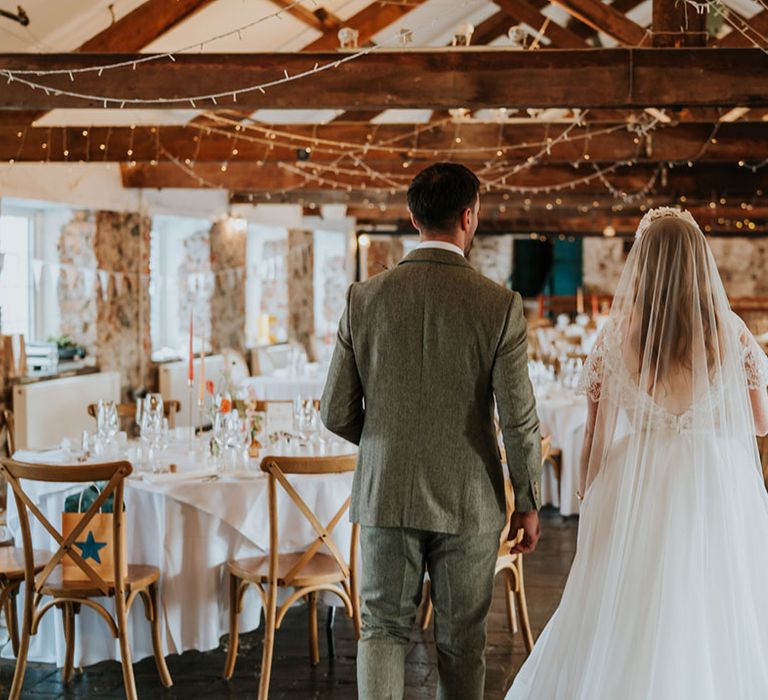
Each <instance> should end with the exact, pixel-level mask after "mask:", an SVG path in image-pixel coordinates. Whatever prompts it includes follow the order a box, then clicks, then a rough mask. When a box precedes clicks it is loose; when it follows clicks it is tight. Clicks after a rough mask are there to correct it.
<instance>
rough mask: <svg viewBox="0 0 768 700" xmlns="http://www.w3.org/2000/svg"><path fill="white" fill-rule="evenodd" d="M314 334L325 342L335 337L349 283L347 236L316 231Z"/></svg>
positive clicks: (332, 232)
mask: <svg viewBox="0 0 768 700" xmlns="http://www.w3.org/2000/svg"><path fill="white" fill-rule="evenodd" d="M314 243H315V269H314V296H315V335H316V336H317V337H318V338H320V339H321V340H325V341H327V342H329V341H331V339H333V338H335V337H336V329H337V328H338V325H339V319H340V318H341V314H342V313H343V312H344V304H345V296H346V292H347V287H348V286H349V282H350V280H349V279H348V276H347V250H348V245H347V234H346V233H340V232H338V231H315V234H314Z"/></svg>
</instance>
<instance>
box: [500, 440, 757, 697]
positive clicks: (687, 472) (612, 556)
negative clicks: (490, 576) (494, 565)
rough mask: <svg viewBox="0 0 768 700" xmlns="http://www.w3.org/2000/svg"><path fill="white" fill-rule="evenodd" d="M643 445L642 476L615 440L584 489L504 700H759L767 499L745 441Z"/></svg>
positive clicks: (621, 443)
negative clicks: (569, 543) (550, 610)
mask: <svg viewBox="0 0 768 700" xmlns="http://www.w3.org/2000/svg"><path fill="white" fill-rule="evenodd" d="M648 437H649V439H648V440H647V442H646V447H647V450H648V453H647V454H646V455H645V458H644V459H643V460H642V464H643V467H642V468H640V467H632V466H628V464H627V460H626V459H625V457H626V456H627V455H626V453H627V450H628V442H629V439H628V438H624V439H623V440H620V441H617V442H616V444H615V445H614V447H613V448H612V450H611V453H610V454H609V456H608V458H607V459H606V462H605V465H604V467H603V469H602V470H601V472H600V473H599V474H598V476H597V477H596V479H595V481H594V482H593V484H592V486H591V488H590V489H589V490H588V492H587V494H586V498H585V500H584V503H583V507H582V510H581V517H580V523H579V534H578V547H577V553H576V558H575V560H574V562H573V568H572V570H571V573H570V575H569V577H568V581H567V584H566V586H565V591H564V593H563V597H562V600H561V602H560V606H559V608H558V609H557V611H556V612H555V614H554V615H553V616H552V619H551V620H550V621H549V624H548V625H547V626H546V628H545V629H544V631H543V632H542V634H541V637H540V638H539V640H538V642H537V643H536V646H535V648H534V649H533V652H532V653H531V655H530V657H529V658H528V660H527V661H526V662H525V664H524V665H523V667H522V668H521V669H520V671H519V673H518V674H517V677H516V678H515V681H514V684H513V686H512V688H511V690H510V691H509V693H508V695H507V700H522V699H523V698H525V699H528V700H617V699H618V700H764V699H765V698H768V496H767V495H766V492H765V487H764V485H763V482H762V478H761V475H760V474H759V473H758V471H757V470H756V468H755V459H754V453H753V452H750V449H751V446H745V445H740V444H735V443H734V442H733V441H728V440H725V439H720V438H718V437H716V436H714V435H713V434H712V433H711V432H703V433H702V432H700V431H696V432H694V431H688V432H686V431H683V432H676V431H674V430H660V431H655V432H654V434H653V435H652V436H650V435H649V436H648ZM694 453H695V454H696V458H695V459H694V458H693V455H694ZM742 455H743V458H742ZM633 461H634V462H637V460H631V459H630V460H629V462H630V463H632V462H633ZM633 471H634V472H636V473H628V472H633ZM641 472H642V473H641ZM544 536H545V537H546V533H545V534H544Z"/></svg>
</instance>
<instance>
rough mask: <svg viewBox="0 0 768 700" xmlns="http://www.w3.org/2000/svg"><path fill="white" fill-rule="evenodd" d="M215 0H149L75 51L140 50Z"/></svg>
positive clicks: (34, 116)
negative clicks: (171, 0)
mask: <svg viewBox="0 0 768 700" xmlns="http://www.w3.org/2000/svg"><path fill="white" fill-rule="evenodd" d="M211 2H213V0H176V1H175V2H172V3H171V2H168V0H146V1H145V2H144V3H142V4H141V5H139V6H138V7H137V8H135V9H134V10H132V11H131V12H129V13H128V14H127V15H125V16H123V17H121V18H120V19H119V20H117V21H116V22H113V23H112V24H110V25H109V26H108V27H107V28H106V29H103V30H102V31H100V32H99V33H98V34H96V35H94V36H92V37H91V38H90V39H88V41H86V42H85V43H84V44H81V45H80V46H79V47H78V48H77V49H75V51H77V52H80V53H115V52H118V51H123V52H125V51H140V50H141V49H143V48H145V47H146V46H149V44H151V43H152V42H153V41H155V39H157V38H158V37H160V36H162V35H163V34H165V33H166V32H168V31H170V30H171V29H173V28H174V27H176V26H177V25H179V24H181V23H182V22H183V21H184V20H186V19H188V18H189V17H191V16H192V15H193V14H194V13H195V12H197V11H198V10H201V9H202V8H203V7H205V6H206V5H209V4H210V3H211ZM48 111H49V110H41V111H30V112H29V113H28V116H27V117H26V121H25V122H24V123H26V124H32V123H34V122H35V121H37V120H38V119H40V118H41V117H43V116H45V114H47V112H48Z"/></svg>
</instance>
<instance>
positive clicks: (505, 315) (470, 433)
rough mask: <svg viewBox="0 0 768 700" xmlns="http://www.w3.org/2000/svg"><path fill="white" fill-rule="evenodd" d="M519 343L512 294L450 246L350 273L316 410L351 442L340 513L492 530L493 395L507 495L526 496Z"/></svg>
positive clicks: (499, 514) (529, 465)
mask: <svg viewBox="0 0 768 700" xmlns="http://www.w3.org/2000/svg"><path fill="white" fill-rule="evenodd" d="M527 344H528V337H527V328H526V322H525V317H524V315H523V305H522V299H521V297H520V295H519V294H517V293H515V292H512V291H510V290H509V289H506V288H505V287H502V286H501V285H498V284H496V283H495V282H492V281H491V280H489V279H487V278H486V277H484V276H483V275H481V274H480V273H479V272H477V271H476V270H474V268H472V266H471V265H470V264H469V263H468V262H467V261H466V260H465V259H464V258H463V257H462V256H460V255H457V254H456V253H452V252H449V251H445V250H434V249H421V250H418V249H417V250H416V251H414V252H413V253H411V254H410V255H408V256H407V257H406V258H404V260H403V261H402V262H401V263H400V264H399V265H398V266H397V267H395V268H394V269H392V270H389V271H387V272H383V273H381V274H379V275H376V276H375V277H373V278H372V279H370V280H368V281H366V282H362V283H357V284H353V285H352V286H351V287H350V289H349V291H348V293H347V304H346V309H345V311H344V314H343V316H342V318H341V321H340V323H339V333H338V342H337V344H336V349H335V351H334V355H333V360H332V362H331V367H330V370H329V374H328V381H327V383H326V386H325V390H324V392H323V397H322V401H321V411H322V418H323V422H324V423H325V425H326V426H327V427H328V429H329V430H331V431H333V432H334V433H336V434H338V435H340V436H341V437H343V438H345V439H347V440H350V441H351V442H353V443H356V444H359V446H360V453H359V459H358V465H357V470H356V472H355V479H354V484H353V492H352V506H351V509H350V515H351V518H352V520H353V521H355V522H359V523H361V524H362V525H370V526H381V527H408V528H414V529H420V530H430V531H433V532H444V533H453V534H457V533H471V532H488V531H491V530H501V528H502V527H503V525H504V520H505V498H504V472H503V470H502V464H501V459H500V454H499V449H498V443H497V439H496V432H495V427H494V421H493V412H494V396H495V399H496V403H497V405H498V413H499V420H500V424H501V428H502V434H503V438H504V446H505V449H506V454H507V461H508V465H509V472H510V477H511V480H512V485H513V488H514V491H515V503H516V505H517V509H518V510H520V511H530V510H535V509H537V508H538V507H539V504H540V499H539V483H540V476H541V438H540V433H539V421H538V418H537V415H536V406H535V401H534V396H533V388H532V386H531V382H530V380H529V378H528V362H527Z"/></svg>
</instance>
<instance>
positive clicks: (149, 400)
mask: <svg viewBox="0 0 768 700" xmlns="http://www.w3.org/2000/svg"><path fill="white" fill-rule="evenodd" d="M139 412H140V413H141V418H140V431H141V441H142V443H143V445H144V447H145V451H146V462H145V464H148V465H149V466H150V467H151V469H152V471H154V470H155V467H156V458H157V456H158V452H159V451H160V450H161V449H163V446H164V443H165V444H167V438H168V422H167V420H166V419H165V415H164V412H163V399H162V397H161V396H160V394H147V396H145V397H144V404H143V407H142V409H141V411H139V409H138V408H137V414H138V413H139Z"/></svg>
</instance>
